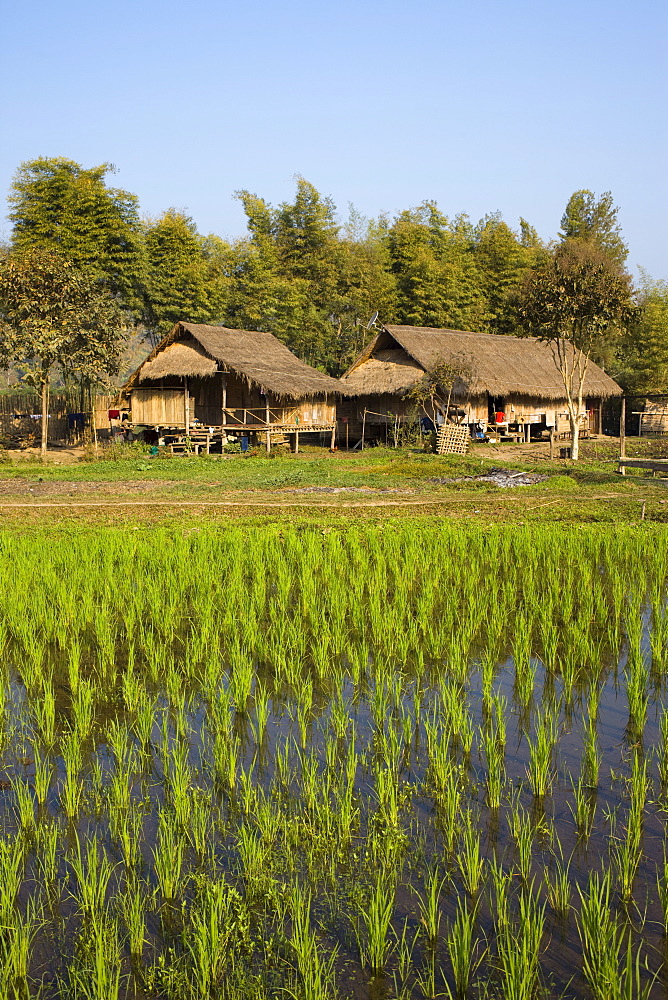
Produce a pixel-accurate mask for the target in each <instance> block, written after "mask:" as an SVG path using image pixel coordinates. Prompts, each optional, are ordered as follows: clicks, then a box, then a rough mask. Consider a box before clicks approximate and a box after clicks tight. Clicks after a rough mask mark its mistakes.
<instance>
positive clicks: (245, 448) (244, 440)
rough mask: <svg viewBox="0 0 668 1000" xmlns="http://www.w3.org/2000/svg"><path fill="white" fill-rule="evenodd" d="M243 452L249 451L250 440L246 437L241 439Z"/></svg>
mask: <svg viewBox="0 0 668 1000" xmlns="http://www.w3.org/2000/svg"><path fill="white" fill-rule="evenodd" d="M241 450H242V451H248V438H247V437H246V436H245V435H244V437H242V438H241Z"/></svg>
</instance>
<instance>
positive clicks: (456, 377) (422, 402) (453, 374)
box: [403, 355, 474, 426]
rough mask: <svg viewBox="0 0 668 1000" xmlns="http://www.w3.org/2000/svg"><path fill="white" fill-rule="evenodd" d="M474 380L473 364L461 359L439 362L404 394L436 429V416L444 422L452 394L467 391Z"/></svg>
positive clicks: (462, 357) (463, 358)
mask: <svg viewBox="0 0 668 1000" xmlns="http://www.w3.org/2000/svg"><path fill="white" fill-rule="evenodd" d="M473 377H474V370H473V363H472V361H471V359H470V358H467V357H465V356H464V355H456V356H454V357H452V358H449V359H448V360H447V361H446V360H439V361H437V362H436V364H435V365H434V366H433V367H432V368H430V369H429V370H428V371H426V372H425V373H424V375H423V376H422V378H420V379H418V381H417V382H414V383H413V385H412V386H411V387H410V389H407V391H406V392H405V393H404V397H403V398H404V399H407V400H409V401H410V402H412V403H415V405H416V406H417V407H418V408H419V409H420V410H422V412H423V413H424V415H425V416H426V417H428V418H429V419H430V420H431V422H432V423H433V424H434V426H436V424H437V423H438V422H439V421H438V415H440V416H441V417H442V420H443V421H447V419H448V417H449V415H450V406H451V403H452V396H453V393H454V392H455V390H457V389H459V390H460V391H461V390H462V389H466V390H467V389H468V386H469V385H470V383H471V380H472V379H473Z"/></svg>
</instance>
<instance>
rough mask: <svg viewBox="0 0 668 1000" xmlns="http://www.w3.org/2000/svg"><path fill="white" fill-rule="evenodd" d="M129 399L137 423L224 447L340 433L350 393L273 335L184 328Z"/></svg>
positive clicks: (147, 365) (159, 352) (138, 376)
mask: <svg viewBox="0 0 668 1000" xmlns="http://www.w3.org/2000/svg"><path fill="white" fill-rule="evenodd" d="M122 391H123V394H124V396H125V397H126V398H127V399H128V400H129V405H130V412H131V421H132V423H133V424H136V425H141V426H146V427H150V428H155V429H156V430H158V431H160V432H165V431H181V432H184V433H186V434H191V433H194V432H195V431H196V430H197V429H203V428H210V429H211V430H210V433H212V434H218V433H220V437H221V439H222V440H223V441H224V440H225V438H226V437H227V436H229V435H235V436H246V437H248V436H250V437H254V438H257V436H258V435H261V439H262V440H264V441H265V442H266V444H267V447H269V446H270V442H271V436H272V435H274V436H277V435H285V434H290V435H292V436H293V441H294V443H295V445H296V444H297V442H298V438H299V435H300V434H302V433H309V432H310V433H313V432H321V433H324V432H329V433H330V434H331V435H332V437H333V434H334V430H335V428H336V405H335V399H336V397H337V396H340V395H342V394H344V393H345V389H344V387H343V386H342V385H341V384H340V383H339V382H338V381H336V380H335V379H333V378H330V377H329V376H328V375H325V374H323V373H322V372H319V371H316V369H315V368H311V367H310V366H309V365H307V364H305V363H304V362H303V361H300V360H299V358H297V357H295V355H294V354H293V353H292V352H291V351H290V350H288V348H287V347H286V346H285V344H282V343H281V342H280V340H277V339H276V337H274V336H273V335H272V334H271V333H259V332H256V331H249V330H230V329H228V328H227V327H223V326H204V325H201V324H197V323H185V322H180V323H177V324H176V325H175V327H174V329H173V330H172V331H171V332H170V333H169V334H168V335H167V336H166V337H165V338H164V339H163V340H162V341H161V342H160V343H159V344H158V346H157V347H156V348H155V349H154V350H153V351H152V352H151V354H150V355H149V356H148V358H146V360H145V361H144V362H143V363H142V364H141V365H140V366H139V368H138V369H137V370H136V371H135V372H134V373H133V374H132V375H131V376H130V378H129V379H128V381H127V382H126V384H125V386H124V387H123V390H122Z"/></svg>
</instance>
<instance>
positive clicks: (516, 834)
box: [508, 800, 533, 883]
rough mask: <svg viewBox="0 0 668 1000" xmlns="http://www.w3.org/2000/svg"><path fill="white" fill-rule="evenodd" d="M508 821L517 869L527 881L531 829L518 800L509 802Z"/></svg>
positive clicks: (530, 853) (527, 815) (529, 862)
mask: <svg viewBox="0 0 668 1000" xmlns="http://www.w3.org/2000/svg"><path fill="white" fill-rule="evenodd" d="M508 823H509V826H510V832H511V834H512V838H513V840H514V842H515V852H516V855H515V856H516V866H517V870H518V871H519V874H520V875H521V876H522V878H523V880H524V882H525V883H528V881H529V876H530V874H531V867H532V863H533V830H532V827H531V819H530V817H529V814H528V812H527V811H526V809H524V808H523V806H521V805H520V803H519V801H518V800H515V802H513V803H512V804H511V810H510V813H509V816H508Z"/></svg>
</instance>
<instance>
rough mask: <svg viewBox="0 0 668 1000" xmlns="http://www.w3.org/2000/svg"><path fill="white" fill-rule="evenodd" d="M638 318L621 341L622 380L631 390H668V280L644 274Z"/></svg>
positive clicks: (653, 391)
mask: <svg viewBox="0 0 668 1000" xmlns="http://www.w3.org/2000/svg"><path fill="white" fill-rule="evenodd" d="M638 302H639V306H640V309H639V311H638V314H637V317H636V321H635V322H634V323H632V324H631V325H630V326H629V328H628V329H627V330H625V332H624V336H623V338H622V342H621V344H620V345H619V351H618V365H619V366H620V369H621V370H620V372H619V374H618V376H617V378H618V381H619V382H620V383H621V385H623V386H624V388H625V389H626V391H627V392H631V393H648V394H652V393H664V392H668V281H652V279H651V278H649V276H648V275H646V274H643V275H642V281H641V285H640V290H639V294H638Z"/></svg>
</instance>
